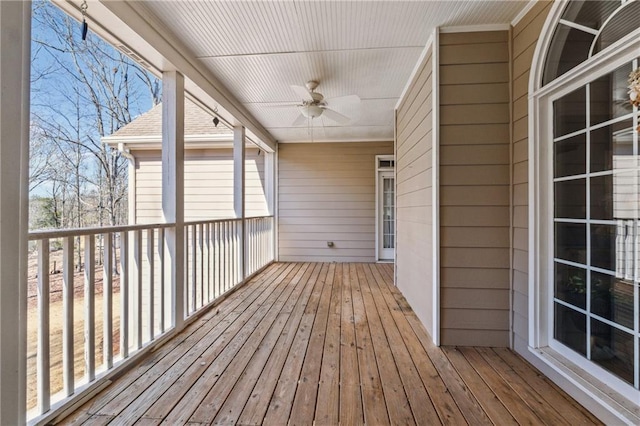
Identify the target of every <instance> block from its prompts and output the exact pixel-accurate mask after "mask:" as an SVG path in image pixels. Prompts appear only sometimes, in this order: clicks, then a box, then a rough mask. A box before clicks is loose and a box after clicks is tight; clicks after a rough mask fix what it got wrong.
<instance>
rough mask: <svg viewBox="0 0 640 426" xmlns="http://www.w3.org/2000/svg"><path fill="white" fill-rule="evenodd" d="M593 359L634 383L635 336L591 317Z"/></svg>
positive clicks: (628, 381)
mask: <svg viewBox="0 0 640 426" xmlns="http://www.w3.org/2000/svg"><path fill="white" fill-rule="evenodd" d="M591 360H592V361H595V362H596V363H597V364H599V365H600V366H601V367H603V368H605V369H606V370H608V371H610V372H612V373H613V374H615V375H616V376H618V377H620V378H621V379H623V380H624V381H626V382H627V383H631V384H633V337H632V335H631V334H629V333H625V332H624V331H622V330H618V329H617V328H615V327H611V326H610V325H608V324H605V323H603V322H600V321H598V320H596V319H591Z"/></svg>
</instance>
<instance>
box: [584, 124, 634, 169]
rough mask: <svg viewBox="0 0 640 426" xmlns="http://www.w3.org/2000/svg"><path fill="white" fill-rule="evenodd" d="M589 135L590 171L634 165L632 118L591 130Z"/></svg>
mask: <svg viewBox="0 0 640 426" xmlns="http://www.w3.org/2000/svg"><path fill="white" fill-rule="evenodd" d="M590 136H591V140H590V142H589V143H590V146H591V160H590V161H591V172H601V171H604V170H612V169H613V168H617V169H621V168H624V169H626V168H630V167H635V165H636V159H635V158H634V157H633V121H632V120H624V121H620V122H618V123H614V124H612V125H610V126H605V127H601V128H599V129H597V130H592V131H591V135H590Z"/></svg>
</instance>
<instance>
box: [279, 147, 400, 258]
mask: <svg viewBox="0 0 640 426" xmlns="http://www.w3.org/2000/svg"><path fill="white" fill-rule="evenodd" d="M392 152H393V145H392V143H391V142H382V143H381V142H375V143H331V144H324V143H318V144H281V145H280V148H279V151H278V175H279V176H278V181H279V192H278V216H279V219H278V245H279V258H280V260H281V261H291V262H297V261H316V262H331V261H337V262H373V261H375V214H376V213H375V187H376V181H375V180H376V171H375V167H376V165H375V156H376V155H383V154H391V153H392ZM327 241H332V242H333V243H334V247H328V246H327Z"/></svg>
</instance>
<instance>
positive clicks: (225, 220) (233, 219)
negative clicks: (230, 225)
mask: <svg viewBox="0 0 640 426" xmlns="http://www.w3.org/2000/svg"><path fill="white" fill-rule="evenodd" d="M270 217H273V216H272V215H271V216H251V217H245V218H244V219H245V220H249V219H265V218H270ZM240 221H242V218H239V217H230V218H227V219H206V220H192V221H189V222H185V223H184V224H185V226H191V225H204V224H205V223H208V224H211V223H222V222H240Z"/></svg>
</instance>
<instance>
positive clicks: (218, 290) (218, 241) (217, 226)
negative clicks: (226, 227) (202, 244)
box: [215, 222, 222, 297]
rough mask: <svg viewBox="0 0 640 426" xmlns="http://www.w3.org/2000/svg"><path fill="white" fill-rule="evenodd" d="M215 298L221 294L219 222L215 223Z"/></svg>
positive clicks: (220, 238) (220, 235) (220, 234)
mask: <svg viewBox="0 0 640 426" xmlns="http://www.w3.org/2000/svg"><path fill="white" fill-rule="evenodd" d="M215 237H216V239H215V241H216V276H217V283H216V297H218V296H220V295H221V294H222V231H221V230H220V222H216V235H215Z"/></svg>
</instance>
